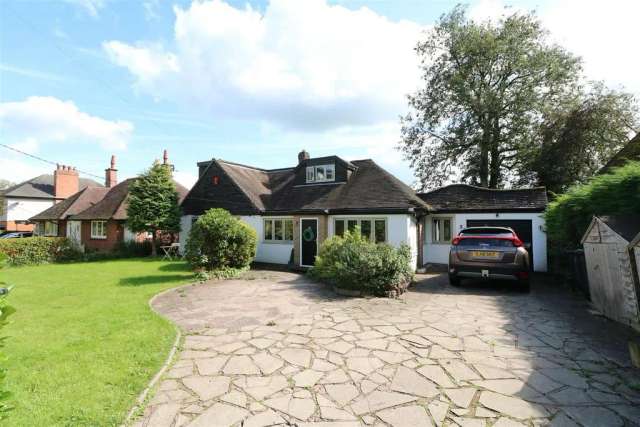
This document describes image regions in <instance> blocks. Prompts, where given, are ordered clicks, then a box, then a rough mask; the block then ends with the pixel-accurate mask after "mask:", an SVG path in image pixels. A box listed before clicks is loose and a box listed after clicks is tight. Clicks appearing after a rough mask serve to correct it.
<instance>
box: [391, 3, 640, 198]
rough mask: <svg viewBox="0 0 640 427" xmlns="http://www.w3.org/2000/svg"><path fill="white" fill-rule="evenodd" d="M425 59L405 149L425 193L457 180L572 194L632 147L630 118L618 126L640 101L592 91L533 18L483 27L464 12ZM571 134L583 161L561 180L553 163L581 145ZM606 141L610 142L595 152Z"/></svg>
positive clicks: (445, 21) (450, 19) (425, 51)
mask: <svg viewBox="0 0 640 427" xmlns="http://www.w3.org/2000/svg"><path fill="white" fill-rule="evenodd" d="M416 51H417V54H418V55H419V57H420V60H421V68H422V81H423V83H424V84H423V86H422V87H421V88H419V89H418V90H417V91H416V92H415V93H413V94H411V95H410V96H409V113H408V114H406V115H405V116H404V117H402V119H401V124H402V140H401V142H400V149H401V150H402V151H403V153H404V155H405V158H407V159H408V160H409V161H410V163H411V166H412V167H413V169H414V172H415V175H416V177H417V179H418V183H419V186H420V187H422V188H423V189H424V188H426V187H429V186H439V185H442V184H443V183H444V182H446V181H449V180H456V181H462V182H467V183H469V184H474V185H480V186H483V187H490V188H497V187H502V186H504V185H507V184H512V183H522V182H526V183H546V182H547V181H548V182H552V185H553V186H554V187H555V188H565V187H566V183H567V182H569V184H571V183H573V182H574V181H576V180H580V179H582V177H583V176H585V175H588V174H589V173H590V172H591V171H593V169H594V168H595V165H596V164H599V163H600V162H601V158H603V157H606V156H607V155H610V154H611V152H613V151H615V149H616V148H619V146H620V144H622V143H624V142H626V140H627V138H626V137H624V138H622V134H623V133H624V132H627V133H628V132H629V127H628V126H626V127H625V126H623V124H622V123H623V122H627V121H628V119H629V118H630V116H631V115H629V114H623V116H624V118H622V117H621V118H615V119H613V120H611V118H612V117H613V116H615V115H616V114H617V112H619V111H621V110H622V111H623V112H627V111H630V110H632V108H627V107H629V106H632V105H633V103H632V99H630V98H629V97H628V96H627V95H625V94H621V93H615V92H611V91H607V90H605V89H604V88H603V87H602V86H597V85H596V86H594V87H593V89H592V90H591V91H586V92H585V90H584V88H583V87H582V86H581V85H582V78H581V76H582V74H581V73H582V67H581V60H580V58H579V57H577V56H574V55H573V54H571V53H570V52H568V51H566V50H565V49H563V48H562V47H560V46H558V45H556V44H553V43H552V42H550V41H549V39H548V32H547V31H546V30H545V29H544V28H542V26H541V24H540V21H539V20H538V19H537V18H536V16H535V15H534V14H533V13H529V14H522V13H514V14H512V15H510V16H506V17H503V18H501V19H500V20H499V21H497V22H492V21H483V22H476V21H473V20H469V19H468V18H467V16H466V9H465V7H462V6H457V7H455V8H454V9H453V10H452V11H451V12H450V13H448V14H445V15H443V16H442V17H441V18H440V20H439V22H438V23H437V25H436V26H435V28H434V29H433V30H431V31H430V32H428V33H427V36H426V38H425V40H423V41H420V42H419V43H418V45H417V47H416ZM585 121H588V122H589V125H590V126H589V127H587V128H584V129H580V132H576V131H577V130H578V129H577V127H578V126H580V125H581V124H582V123H584V122H585ZM572 132H573V133H572ZM570 135H573V136H574V137H575V138H580V144H579V146H580V147H582V148H579V147H573V146H572V147H571V149H572V150H576V151H578V152H579V153H580V154H581V155H580V156H578V157H577V161H575V162H573V165H572V168H571V171H565V172H566V173H567V176H565V177H558V176H557V175H558V174H557V173H554V172H553V171H548V170H546V169H545V166H546V165H547V163H546V161H545V157H547V156H553V152H554V151H557V150H564V149H565V148H566V147H567V146H568V145H570V144H572V142H570V139H571V138H569V136H570ZM598 135H600V136H602V135H605V136H606V137H605V138H603V139H601V140H600V142H599V143H598V144H596V147H595V148H593V147H591V142H593V141H594V139H595V138H597V137H598ZM627 136H628V135H627ZM618 138H620V139H618ZM613 140H615V141H616V144H615V147H613V146H612V144H611V142H612V141H613ZM586 147H590V148H588V149H586ZM594 152H597V155H596V156H595V158H593V156H594ZM568 156H570V155H567V156H565V158H566V157H568ZM589 156H592V157H589ZM588 157H589V158H588ZM587 158H588V159H587ZM558 164H559V163H556V164H554V165H553V167H554V168H556V167H557V166H558ZM556 181H559V182H560V184H557V183H556Z"/></svg>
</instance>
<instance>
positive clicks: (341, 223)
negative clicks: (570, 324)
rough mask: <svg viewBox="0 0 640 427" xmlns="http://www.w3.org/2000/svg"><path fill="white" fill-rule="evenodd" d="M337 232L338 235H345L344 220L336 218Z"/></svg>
mask: <svg viewBox="0 0 640 427" xmlns="http://www.w3.org/2000/svg"><path fill="white" fill-rule="evenodd" d="M335 234H336V236H344V220H342V219H336V229H335Z"/></svg>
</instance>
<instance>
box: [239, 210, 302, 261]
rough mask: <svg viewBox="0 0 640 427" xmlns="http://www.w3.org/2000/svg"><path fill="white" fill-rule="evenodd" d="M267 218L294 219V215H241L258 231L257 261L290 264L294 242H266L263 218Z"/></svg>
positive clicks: (243, 219)
mask: <svg viewBox="0 0 640 427" xmlns="http://www.w3.org/2000/svg"><path fill="white" fill-rule="evenodd" d="M265 218H287V219H293V217H278V216H264V217H263V216H260V215H251V216H241V217H240V219H241V220H242V221H244V222H245V223H247V224H248V225H249V226H250V227H251V228H253V229H254V230H255V231H256V234H257V235H258V246H257V248H256V258H255V259H256V261H257V262H268V263H271V264H288V263H289V258H290V257H291V251H292V250H293V243H289V242H283V243H277V242H265V241H264V232H263V227H264V223H263V219H265Z"/></svg>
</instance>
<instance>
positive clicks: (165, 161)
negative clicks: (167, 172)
mask: <svg viewBox="0 0 640 427" xmlns="http://www.w3.org/2000/svg"><path fill="white" fill-rule="evenodd" d="M162 164H165V165H167V164H169V154H168V153H167V150H164V153H162Z"/></svg>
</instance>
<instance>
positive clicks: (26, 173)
mask: <svg viewBox="0 0 640 427" xmlns="http://www.w3.org/2000/svg"><path fill="white" fill-rule="evenodd" d="M54 167H55V166H54ZM51 172H52V166H47V165H45V164H39V163H37V162H33V163H32V162H27V161H23V160H21V159H20V158H19V157H18V155H14V154H11V153H3V154H2V155H1V156H0V179H6V180H8V181H10V182H12V183H15V184H17V183H19V182H22V181H26V180H28V179H31V178H33V177H36V176H38V175H42V174H44V173H51Z"/></svg>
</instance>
